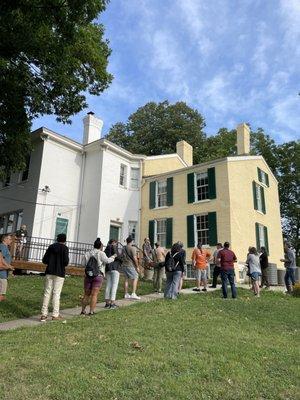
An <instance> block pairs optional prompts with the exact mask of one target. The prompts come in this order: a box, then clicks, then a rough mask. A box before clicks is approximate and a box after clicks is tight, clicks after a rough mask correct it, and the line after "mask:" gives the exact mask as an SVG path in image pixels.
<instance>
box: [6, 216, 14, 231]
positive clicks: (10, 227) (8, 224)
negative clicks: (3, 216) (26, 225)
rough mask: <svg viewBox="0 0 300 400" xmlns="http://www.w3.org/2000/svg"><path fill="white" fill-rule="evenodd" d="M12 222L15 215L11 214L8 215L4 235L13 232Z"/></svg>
mask: <svg viewBox="0 0 300 400" xmlns="http://www.w3.org/2000/svg"><path fill="white" fill-rule="evenodd" d="M14 220H15V214H13V213H11V214H9V215H8V221H7V228H6V233H12V232H13V226H14Z"/></svg>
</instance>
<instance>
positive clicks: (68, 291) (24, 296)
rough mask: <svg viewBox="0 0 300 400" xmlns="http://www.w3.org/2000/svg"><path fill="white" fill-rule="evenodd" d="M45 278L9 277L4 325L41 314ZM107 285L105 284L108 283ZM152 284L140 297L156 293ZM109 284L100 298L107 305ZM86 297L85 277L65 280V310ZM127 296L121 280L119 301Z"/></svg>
mask: <svg viewBox="0 0 300 400" xmlns="http://www.w3.org/2000/svg"><path fill="white" fill-rule="evenodd" d="M44 280H45V278H44V277H43V276H40V275H17V276H16V277H12V276H10V277H9V281H8V292H7V301H5V302H4V301H3V302H0V322H5V321H9V320H13V319H18V318H25V317H30V316H32V315H36V314H39V313H40V312H41V302H42V297H43V290H44ZM104 282H105V281H104ZM152 292H153V287H152V284H151V282H142V281H141V282H140V284H139V287H138V293H139V294H141V295H142V294H147V293H152ZM104 293H105V283H104V284H103V286H102V289H101V292H100V294H99V301H104ZM82 294H83V277H78V276H69V277H67V278H66V279H65V283H64V287H63V290H62V294H61V309H64V308H69V307H76V306H77V305H80V301H81V296H82ZM123 296H124V288H123V280H122V278H121V279H120V284H119V290H118V298H122V297H123ZM0 399H1V397H0Z"/></svg>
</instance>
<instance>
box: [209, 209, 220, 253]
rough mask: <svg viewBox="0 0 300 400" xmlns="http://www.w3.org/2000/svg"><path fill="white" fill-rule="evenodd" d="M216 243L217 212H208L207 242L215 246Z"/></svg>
mask: <svg viewBox="0 0 300 400" xmlns="http://www.w3.org/2000/svg"><path fill="white" fill-rule="evenodd" d="M217 243H218V233H217V213H216V212H209V213H208V244H209V245H210V246H216V244H217Z"/></svg>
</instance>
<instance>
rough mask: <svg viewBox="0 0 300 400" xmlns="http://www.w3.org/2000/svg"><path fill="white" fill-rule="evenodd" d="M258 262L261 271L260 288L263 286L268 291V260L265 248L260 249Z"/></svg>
mask: <svg viewBox="0 0 300 400" xmlns="http://www.w3.org/2000/svg"><path fill="white" fill-rule="evenodd" d="M259 262H260V269H261V285H260V287H261V288H263V287H264V285H265V286H266V289H269V288H270V284H269V281H268V267H269V259H268V253H267V250H266V248H265V247H261V248H260V256H259Z"/></svg>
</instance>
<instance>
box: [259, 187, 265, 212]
mask: <svg viewBox="0 0 300 400" xmlns="http://www.w3.org/2000/svg"><path fill="white" fill-rule="evenodd" d="M260 195H261V210H260V211H261V212H263V213H264V214H266V200H265V190H264V188H263V187H262V186H260Z"/></svg>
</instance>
